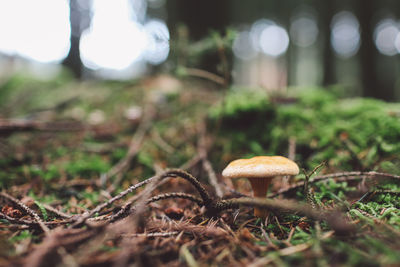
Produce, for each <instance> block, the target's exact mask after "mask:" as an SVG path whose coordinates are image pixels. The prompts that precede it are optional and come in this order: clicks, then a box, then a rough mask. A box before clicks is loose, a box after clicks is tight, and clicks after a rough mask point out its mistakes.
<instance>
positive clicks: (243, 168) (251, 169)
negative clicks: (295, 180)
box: [222, 156, 299, 178]
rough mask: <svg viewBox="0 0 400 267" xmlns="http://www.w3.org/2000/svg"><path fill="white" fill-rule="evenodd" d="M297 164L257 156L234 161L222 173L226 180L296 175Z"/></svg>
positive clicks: (285, 159)
mask: <svg viewBox="0 0 400 267" xmlns="http://www.w3.org/2000/svg"><path fill="white" fill-rule="evenodd" d="M298 173H299V167H298V166H297V164H296V163H295V162H294V161H292V160H290V159H288V158H285V157H282V156H258V157H253V158H250V159H238V160H234V161H232V162H231V163H229V164H228V166H226V168H225V169H224V170H223V171H222V175H223V176H224V177H227V178H242V177H246V178H266V177H272V176H277V175H297V174H298Z"/></svg>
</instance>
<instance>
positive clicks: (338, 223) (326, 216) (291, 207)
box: [215, 198, 354, 234]
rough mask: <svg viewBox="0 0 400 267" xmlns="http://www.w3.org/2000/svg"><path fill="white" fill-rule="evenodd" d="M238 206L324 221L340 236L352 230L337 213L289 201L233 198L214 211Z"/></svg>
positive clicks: (223, 201) (221, 203) (219, 204)
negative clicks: (293, 214)
mask: <svg viewBox="0 0 400 267" xmlns="http://www.w3.org/2000/svg"><path fill="white" fill-rule="evenodd" d="M239 206H248V207H260V208H265V209H269V210H275V211H280V212H282V211H286V212H293V213H299V214H302V215H305V216H307V217H309V218H311V219H315V220H324V221H327V222H328V224H329V225H330V226H331V227H332V229H334V230H335V231H337V232H338V233H340V234H343V233H349V232H351V231H353V230H354V228H353V226H352V225H350V224H349V223H348V222H347V221H346V220H345V219H344V217H343V216H342V215H341V213H340V212H338V211H330V212H327V211H324V210H321V209H313V208H312V207H311V206H310V205H307V204H302V203H299V202H295V201H290V200H277V199H269V198H233V199H229V200H222V201H219V202H218V203H217V204H216V207H215V209H216V210H217V211H219V212H220V211H222V210H225V209H231V208H238V207H239Z"/></svg>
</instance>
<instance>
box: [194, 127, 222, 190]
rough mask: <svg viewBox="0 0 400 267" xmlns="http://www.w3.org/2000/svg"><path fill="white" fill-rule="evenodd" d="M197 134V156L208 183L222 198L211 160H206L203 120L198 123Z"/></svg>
mask: <svg viewBox="0 0 400 267" xmlns="http://www.w3.org/2000/svg"><path fill="white" fill-rule="evenodd" d="M199 135H200V137H199V141H198V145H197V149H198V151H199V156H200V158H201V160H202V163H203V168H204V170H205V171H206V172H207V174H208V178H209V181H210V184H211V185H212V186H213V188H214V190H215V194H216V195H217V196H218V197H219V198H222V197H223V195H224V193H223V192H222V189H221V186H220V185H219V183H218V180H217V175H216V174H215V171H214V169H213V167H212V165H211V162H210V161H209V160H208V157H207V142H206V126H205V125H204V121H203V122H202V123H200V126H199Z"/></svg>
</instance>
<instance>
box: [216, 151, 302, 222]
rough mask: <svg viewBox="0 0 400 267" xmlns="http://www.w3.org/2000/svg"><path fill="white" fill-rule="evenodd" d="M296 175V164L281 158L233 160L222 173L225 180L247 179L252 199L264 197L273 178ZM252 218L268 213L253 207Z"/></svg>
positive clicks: (265, 157)
mask: <svg viewBox="0 0 400 267" xmlns="http://www.w3.org/2000/svg"><path fill="white" fill-rule="evenodd" d="M298 173H299V167H298V166H297V164H296V163H295V162H293V161H292V160H290V159H287V158H285V157H281V156H258V157H253V158H250V159H238V160H234V161H232V162H231V163H229V164H228V166H227V167H226V168H225V169H224V170H223V171H222V175H223V176H224V177H226V178H247V179H248V180H249V182H250V184H251V187H252V189H253V194H254V197H266V194H267V191H268V187H269V184H270V183H271V180H272V179H273V178H274V177H276V176H285V175H297V174H298ZM254 216H256V217H260V218H266V217H267V216H268V211H267V210H265V209H262V208H257V207H255V208H254Z"/></svg>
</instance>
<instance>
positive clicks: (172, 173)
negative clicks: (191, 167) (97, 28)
mask: <svg viewBox="0 0 400 267" xmlns="http://www.w3.org/2000/svg"><path fill="white" fill-rule="evenodd" d="M168 177H181V178H183V179H185V180H187V181H188V182H190V183H191V184H192V185H193V186H194V187H195V188H196V190H197V191H198V192H199V194H200V196H201V198H202V201H203V204H204V205H205V206H208V205H210V204H211V203H212V200H211V197H210V196H209V194H208V193H207V191H206V190H205V189H204V187H203V186H202V185H201V183H200V182H199V181H198V180H197V179H196V178H195V177H194V176H192V175H191V174H190V173H188V172H186V171H184V170H180V169H171V170H167V171H165V172H164V173H161V174H158V175H155V176H153V177H150V178H148V179H146V180H144V181H143V182H140V183H138V184H135V185H133V186H131V187H129V188H128V189H126V190H125V191H122V192H121V193H119V194H118V195H116V196H115V197H113V198H111V199H109V200H108V201H106V202H104V203H102V204H100V205H98V206H97V207H96V208H94V209H92V210H91V211H89V212H87V213H85V214H83V215H81V216H79V219H78V220H77V221H76V223H74V224H73V226H74V227H76V226H78V225H81V224H82V223H84V222H85V221H86V219H88V218H90V217H92V216H93V215H94V214H96V213H98V212H100V211H101V210H102V209H104V208H106V207H108V206H110V205H111V204H112V203H114V202H115V201H117V200H119V199H121V198H123V197H124V196H126V195H127V194H129V193H131V192H133V191H134V190H136V189H137V188H139V187H142V186H144V185H146V184H149V183H153V181H158V180H159V181H161V180H163V179H165V178H168Z"/></svg>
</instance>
